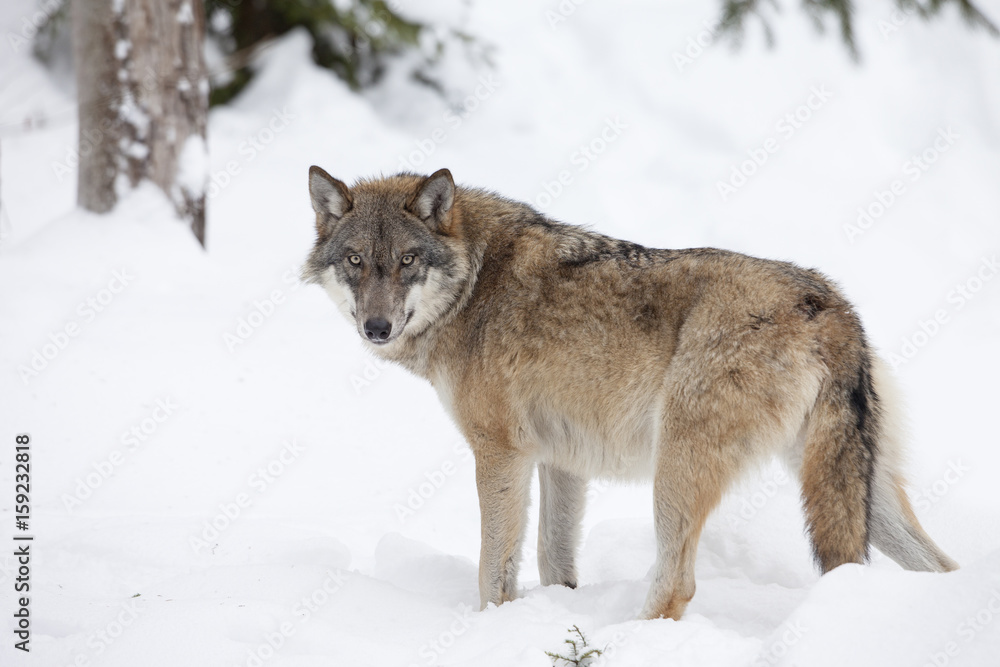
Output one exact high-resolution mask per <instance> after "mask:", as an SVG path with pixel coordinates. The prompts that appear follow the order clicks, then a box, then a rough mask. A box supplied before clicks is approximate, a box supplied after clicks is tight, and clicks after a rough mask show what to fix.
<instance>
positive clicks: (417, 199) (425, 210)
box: [406, 169, 455, 234]
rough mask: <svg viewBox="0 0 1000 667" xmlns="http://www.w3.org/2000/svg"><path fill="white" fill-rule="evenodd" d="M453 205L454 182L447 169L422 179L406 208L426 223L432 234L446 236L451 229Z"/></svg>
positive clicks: (439, 170)
mask: <svg viewBox="0 0 1000 667" xmlns="http://www.w3.org/2000/svg"><path fill="white" fill-rule="evenodd" d="M454 203H455V181H454V179H452V177H451V172H450V171H448V170H447V169H438V170H437V171H435V172H434V173H433V174H431V175H430V176H428V177H427V178H425V179H424V182H423V183H421V184H420V187H419V188H418V189H417V191H416V192H415V193H414V195H413V197H412V198H411V199H410V201H409V202H408V203H407V205H406V208H407V209H408V210H409V211H410V212H412V213H413V214H414V215H416V216H417V217H418V218H420V219H421V220H423V221H424V222H425V223H427V226H428V227H430V228H431V231H432V232H440V233H442V234H447V233H448V232H449V231H450V228H451V217H452V215H451V206H452V204H454Z"/></svg>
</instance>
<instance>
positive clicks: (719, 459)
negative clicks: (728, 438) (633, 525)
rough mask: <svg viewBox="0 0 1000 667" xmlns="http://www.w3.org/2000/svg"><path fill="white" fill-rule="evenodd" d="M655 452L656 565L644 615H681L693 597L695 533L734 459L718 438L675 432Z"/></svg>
mask: <svg viewBox="0 0 1000 667" xmlns="http://www.w3.org/2000/svg"><path fill="white" fill-rule="evenodd" d="M663 444H664V445H665V446H663V447H661V449H660V451H659V452H658V453H657V462H656V473H655V474H656V478H655V480H654V481H653V498H654V503H655V504H654V508H653V515H654V517H653V518H654V524H655V527H656V546H657V553H656V565H655V566H654V570H653V572H654V575H653V583H652V585H651V586H650V589H649V594H648V596H647V597H646V604H645V607H644V608H643V611H642V617H643V618H661V617H662V618H672V619H674V620H680V618H681V615H682V614H683V613H684V609H685V608H686V607H687V604H688V602H690V601H691V598H692V597H694V589H695V581H694V563H695V556H696V555H697V552H698V538H699V537H700V536H701V530H702V528H703V527H704V525H705V520H706V519H707V518H708V515H709V514H710V513H711V511H712V510H713V509H714V508H715V506H716V505H717V504H718V503H719V500H720V499H721V498H722V494H723V493H724V491H725V489H726V488H727V487H728V486H729V483H730V482H731V480H732V479H733V476H734V471H735V465H734V464H735V462H732V461H725V460H723V459H726V458H728V457H727V456H726V455H725V452H724V449H723V448H722V447H720V446H719V443H718V442H710V441H709V440H707V439H706V438H705V437H704V436H702V437H699V436H697V435H696V434H692V436H691V437H678V436H675V437H674V438H672V439H670V440H666V441H665V443H663Z"/></svg>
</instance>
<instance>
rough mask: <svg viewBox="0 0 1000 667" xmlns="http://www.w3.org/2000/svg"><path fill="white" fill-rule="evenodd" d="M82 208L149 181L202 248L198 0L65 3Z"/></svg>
mask: <svg viewBox="0 0 1000 667" xmlns="http://www.w3.org/2000/svg"><path fill="white" fill-rule="evenodd" d="M72 13H73V41H74V50H75V61H76V79H77V90H78V91H79V93H78V94H79V99H80V134H79V142H80V144H79V146H80V147H79V158H80V163H79V182H78V194H77V199H78V201H79V204H80V206H82V207H83V208H86V209H88V210H91V211H96V212H98V213H103V212H106V211H109V210H111V209H112V208H113V207H114V205H115V203H116V202H117V199H118V196H119V195H120V194H121V193H122V191H123V189H124V188H127V187H135V186H136V185H137V184H138V183H139V182H140V181H141V180H143V179H149V180H150V181H152V182H153V183H156V184H157V185H158V186H159V187H160V188H161V189H162V190H163V191H164V192H165V193H166V195H167V197H169V198H170V200H171V201H172V202H173V203H174V206H175V207H176V209H177V212H178V214H179V215H180V216H181V218H183V219H184V220H185V221H186V222H187V223H188V224H189V225H190V226H191V230H192V231H193V232H194V235H195V236H196V237H197V238H198V241H199V242H200V243H201V244H202V245H204V244H205V183H206V179H207V174H208V155H207V147H206V144H205V121H206V117H207V114H208V79H207V76H206V72H205V59H204V55H203V53H202V45H203V41H204V33H205V25H204V8H203V6H202V0H73V6H72Z"/></svg>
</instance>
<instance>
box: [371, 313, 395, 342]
mask: <svg viewBox="0 0 1000 667" xmlns="http://www.w3.org/2000/svg"><path fill="white" fill-rule="evenodd" d="M390 332H392V325H391V324H389V323H388V322H387V321H385V320H383V319H382V318H380V317H377V318H373V319H370V320H368V321H367V322H365V335H366V336H368V340H372V341H380V340H387V339H388V338H389V333H390Z"/></svg>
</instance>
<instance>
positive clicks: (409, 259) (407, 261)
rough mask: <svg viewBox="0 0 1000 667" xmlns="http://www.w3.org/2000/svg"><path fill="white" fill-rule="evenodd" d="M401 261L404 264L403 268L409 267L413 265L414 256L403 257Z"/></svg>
mask: <svg viewBox="0 0 1000 667" xmlns="http://www.w3.org/2000/svg"><path fill="white" fill-rule="evenodd" d="M399 261H401V262H402V263H403V266H409V265H410V264H413V255H403V256H402V257H401V258H400V260H399Z"/></svg>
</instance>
